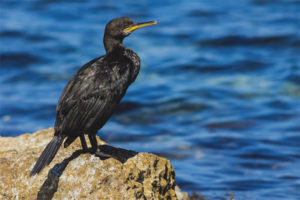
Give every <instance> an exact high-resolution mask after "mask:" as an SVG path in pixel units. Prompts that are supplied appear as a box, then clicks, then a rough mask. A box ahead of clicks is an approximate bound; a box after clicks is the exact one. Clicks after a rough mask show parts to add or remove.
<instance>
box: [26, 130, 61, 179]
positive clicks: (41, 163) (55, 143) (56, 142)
mask: <svg viewBox="0 0 300 200" xmlns="http://www.w3.org/2000/svg"><path fill="white" fill-rule="evenodd" d="M63 141H64V137H63V136H56V135H55V136H54V137H53V138H52V140H51V141H50V142H49V144H48V145H47V146H46V148H45V149H44V151H43V153H42V154H41V155H40V157H39V159H38V160H37V162H36V163H35V165H34V167H33V169H32V171H31V173H30V176H33V175H35V174H38V173H40V172H41V171H42V169H43V168H44V167H45V166H46V165H49V164H50V162H51V161H52V160H53V158H54V156H55V154H56V153H57V151H58V149H59V147H60V146H61V144H62V142H63Z"/></svg>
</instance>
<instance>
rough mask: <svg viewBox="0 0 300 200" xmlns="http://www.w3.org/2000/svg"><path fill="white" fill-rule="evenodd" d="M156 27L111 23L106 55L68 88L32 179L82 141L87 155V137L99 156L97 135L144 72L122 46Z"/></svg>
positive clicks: (118, 20) (124, 19)
mask: <svg viewBox="0 0 300 200" xmlns="http://www.w3.org/2000/svg"><path fill="white" fill-rule="evenodd" d="M153 24H156V22H155V21H151V22H146V23H139V24H138V23H135V22H134V21H132V20H131V19H130V18H128V17H121V18H116V19H113V20H111V21H110V22H109V23H108V24H107V25H106V28H105V34H104V38H103V42H104V47H105V50H106V55H104V56H101V57H99V58H95V59H94V60H92V61H90V62H88V63H87V64H85V65H84V66H83V67H82V68H81V69H79V71H78V72H77V73H76V75H75V76H74V77H73V78H72V79H71V80H70V81H69V83H68V84H67V86H66V87H65V88H64V90H63V92H62V95H61V97H60V99H59V101H58V105H57V108H56V112H57V115H56V121H55V127H54V129H55V133H54V137H53V139H52V140H51V141H50V143H49V144H48V145H47V146H46V148H45V150H44V151H43V153H42V154H41V156H40V157H39V159H38V161H37V162H36V164H35V166H34V167H33V169H32V171H31V174H30V175H31V176H32V175H35V174H37V173H39V172H40V171H41V170H42V169H43V168H44V167H45V165H48V164H49V163H50V162H51V161H52V159H53V158H54V156H55V154H56V153H57V151H58V149H59V147H60V146H61V144H62V143H63V141H65V142H64V147H67V146H69V145H70V144H71V143H72V142H73V141H74V140H75V139H76V138H77V137H80V140H81V144H82V148H83V149H84V150H85V151H87V144H86V141H85V138H84V134H88V136H89V140H90V143H91V145H92V153H95V152H97V150H98V146H97V140H96V134H97V131H98V130H99V129H100V128H102V127H103V126H104V124H105V123H106V122H107V120H108V119H109V118H110V116H111V115H112V114H113V112H114V110H115V108H116V107H117V105H118V104H119V103H120V101H121V99H122V97H123V96H124V95H125V93H126V90H127V88H128V87H129V85H130V84H131V83H132V82H133V81H134V80H135V79H136V77H137V75H138V73H139V69H140V58H139V56H138V55H137V54H136V53H135V52H134V51H132V50H131V49H128V48H126V47H124V46H123V45H122V41H123V39H124V38H125V37H126V36H128V35H130V33H132V32H133V31H134V30H136V29H138V28H141V27H145V26H149V25H153Z"/></svg>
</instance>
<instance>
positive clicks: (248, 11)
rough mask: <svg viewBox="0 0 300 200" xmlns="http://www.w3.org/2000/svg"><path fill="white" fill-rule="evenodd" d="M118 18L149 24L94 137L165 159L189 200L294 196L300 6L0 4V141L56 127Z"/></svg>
mask: <svg viewBox="0 0 300 200" xmlns="http://www.w3.org/2000/svg"><path fill="white" fill-rule="evenodd" d="M120 16H128V17H130V18H132V19H133V20H135V21H137V22H143V21H149V20H157V21H158V25H156V26H151V27H148V28H145V29H140V30H138V31H136V32H134V33H133V34H132V35H131V36H130V37H128V38H126V39H125V41H124V44H125V45H126V46H127V47H129V48H131V49H133V50H134V51H136V52H137V53H138V54H139V55H140V57H141V61H142V67H141V71H140V74H139V76H138V79H137V80H136V82H135V83H134V84H133V85H132V86H131V87H130V88H129V90H128V92H127V95H126V96H125V98H124V99H123V101H122V104H121V105H120V107H119V109H118V111H117V112H116V113H115V114H114V115H113V117H112V118H111V120H110V121H109V122H108V123H107V124H106V126H105V127H104V128H103V129H102V130H101V131H99V135H100V137H101V138H102V139H103V140H105V141H107V142H108V143H110V144H111V145H113V146H117V147H122V148H126V149H132V150H135V151H145V152H151V153H155V154H158V155H161V156H164V157H167V158H168V159H170V160H171V163H172V164H173V166H174V167H175V170H176V179H177V184H178V185H179V186H180V188H181V189H182V190H183V191H187V192H189V193H192V192H194V191H196V192H198V193H200V194H202V195H204V196H205V197H207V198H210V199H220V198H222V197H224V195H225V194H226V193H227V192H231V193H233V194H234V196H235V197H236V199H272V200H276V199H297V198H299V195H300V123H299V122H300V34H299V30H300V28H299V27H300V3H299V1H298V0H242V1H236V0H227V1H220V0H219V1H217V0H211V1H208V0H202V1H200V0H199V1H186V0H177V1H150V0H140V1H121V0H120V1H116V0H114V1H98V0H89V1H87V0H81V1H69V0H62V1H60V0H55V1H54V0H52V1H51V0H31V1H29V0H28V1H17V0H15V1H14V0H1V1H0V20H1V21H0V37H1V41H0V56H1V58H0V59H1V60H0V64H1V67H0V103H1V104H0V135H1V136H17V135H20V134H23V133H28V132H34V131H37V130H39V129H44V128H48V127H51V126H53V124H54V120H55V107H56V103H57V101H58V98H59V96H60V94H61V92H62V89H63V88H64V86H65V85H66V83H67V81H68V80H69V79H70V78H71V77H72V76H73V75H74V74H75V73H76V71H77V70H78V69H79V68H80V67H81V66H82V65H83V64H85V63H86V62H88V61H89V60H91V59H93V58H95V57H98V56H100V55H103V54H104V53H105V51H104V48H103V44H102V37H103V31H104V27H105V24H106V23H107V22H108V21H109V20H111V19H113V18H115V17H120ZM25 142H26V141H25Z"/></svg>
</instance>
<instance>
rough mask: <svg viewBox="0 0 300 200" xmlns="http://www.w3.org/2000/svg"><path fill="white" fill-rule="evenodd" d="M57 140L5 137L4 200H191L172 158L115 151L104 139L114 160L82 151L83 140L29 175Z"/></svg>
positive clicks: (45, 135)
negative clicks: (179, 184) (181, 186)
mask: <svg viewBox="0 0 300 200" xmlns="http://www.w3.org/2000/svg"><path fill="white" fill-rule="evenodd" d="M52 137H53V128H49V129H45V130H40V131H37V132H36V133H34V134H24V135H21V136H18V137H14V138H13V137H0V143H1V146H0V199H52V198H53V199H187V194H186V193H182V192H180V189H179V188H178V187H176V184H175V171H174V168H173V167H172V165H171V164H170V162H169V161H168V160H167V159H165V158H162V157H159V156H156V155H153V154H149V153H137V152H134V151H129V150H125V149H119V148H115V147H112V146H109V145H106V144H105V143H104V142H103V141H101V140H100V139H99V138H98V143H99V144H100V149H101V151H102V152H104V153H108V154H110V155H112V156H113V158H108V159H105V158H101V159H100V158H99V157H95V156H94V155H90V154H88V153H83V152H82V151H81V144H80V141H79V139H78V140H76V141H75V142H74V143H73V144H72V145H71V146H69V147H68V148H63V147H61V149H60V150H59V151H58V153H57V155H56V156H55V158H54V159H53V161H52V162H51V164H50V165H49V166H47V167H46V168H45V169H44V170H43V171H42V172H41V173H40V174H39V175H36V176H33V177H29V174H30V171H31V169H32V168H33V165H34V164H35V162H36V160H37V159H38V157H39V156H40V154H41V152H42V151H43V149H44V147H45V146H46V144H47V143H48V142H49V141H50V140H51V138H52ZM62 146H63V145H62Z"/></svg>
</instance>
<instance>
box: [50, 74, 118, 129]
mask: <svg viewBox="0 0 300 200" xmlns="http://www.w3.org/2000/svg"><path fill="white" fill-rule="evenodd" d="M96 73H97V72H96V71H95V70H93V69H91V70H89V69H86V70H83V71H82V72H81V73H80V71H79V73H78V74H76V75H75V77H74V78H73V79H72V80H71V81H70V82H69V83H68V84H67V86H66V87H65V89H64V91H63V93H62V95H61V97H60V99H59V102H58V105H57V117H56V123H55V128H56V131H57V132H61V133H63V134H74V132H81V131H83V129H84V128H85V127H86V126H88V125H89V123H90V124H91V123H93V122H94V121H95V120H96V119H97V117H98V116H99V115H101V114H102V115H105V114H106V113H107V112H110V111H111V109H113V108H111V107H112V106H113V105H111V98H112V96H111V95H110V93H111V91H112V90H111V87H110V85H109V83H107V82H105V81H103V82H100V80H98V79H99V78H98V77H97V74H96ZM103 117H104V116H103Z"/></svg>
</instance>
